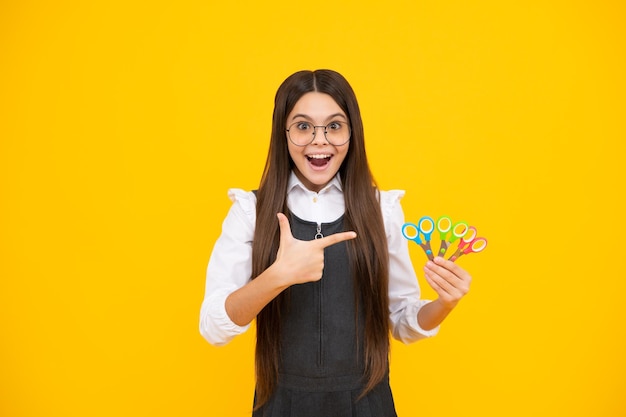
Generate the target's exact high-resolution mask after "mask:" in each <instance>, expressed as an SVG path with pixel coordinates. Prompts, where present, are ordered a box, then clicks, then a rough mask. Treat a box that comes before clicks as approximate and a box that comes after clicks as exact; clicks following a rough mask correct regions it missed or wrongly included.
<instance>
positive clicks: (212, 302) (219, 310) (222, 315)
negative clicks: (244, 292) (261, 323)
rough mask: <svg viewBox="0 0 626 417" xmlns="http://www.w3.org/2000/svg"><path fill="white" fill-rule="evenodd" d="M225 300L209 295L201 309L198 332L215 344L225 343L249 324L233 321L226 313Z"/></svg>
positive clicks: (243, 330) (242, 331) (246, 328)
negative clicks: (243, 324)
mask: <svg viewBox="0 0 626 417" xmlns="http://www.w3.org/2000/svg"><path fill="white" fill-rule="evenodd" d="M225 301H226V298H225V297H211V299H207V301H206V303H205V305H204V306H203V309H202V310H203V311H202V320H201V322H200V333H201V334H202V336H204V338H205V339H206V340H207V341H208V342H209V343H211V344H212V345H215V346H222V345H225V344H227V343H228V342H230V341H231V340H232V339H233V338H234V337H235V336H237V335H240V334H242V333H244V332H245V331H246V330H248V328H250V324H247V325H245V326H239V325H237V324H235V323H233V321H232V320H231V319H230V317H228V314H227V313H226V305H225Z"/></svg>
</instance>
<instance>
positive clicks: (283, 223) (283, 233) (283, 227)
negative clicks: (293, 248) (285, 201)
mask: <svg viewBox="0 0 626 417" xmlns="http://www.w3.org/2000/svg"><path fill="white" fill-rule="evenodd" d="M276 217H278V227H279V228H280V242H281V243H282V242H283V241H285V240H288V239H293V234H292V233H291V227H290V226H289V219H287V216H285V215H284V214H283V213H276Z"/></svg>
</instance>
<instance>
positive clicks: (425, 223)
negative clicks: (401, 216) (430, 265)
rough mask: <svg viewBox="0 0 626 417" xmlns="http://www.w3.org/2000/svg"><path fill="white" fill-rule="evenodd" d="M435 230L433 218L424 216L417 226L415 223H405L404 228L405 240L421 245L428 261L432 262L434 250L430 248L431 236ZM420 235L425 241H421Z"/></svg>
mask: <svg viewBox="0 0 626 417" xmlns="http://www.w3.org/2000/svg"><path fill="white" fill-rule="evenodd" d="M407 230H408V233H407ZM434 230H435V221H434V220H433V219H432V218H431V217H428V216H424V217H422V218H421V219H420V221H419V222H417V225H416V224H415V223H404V225H403V226H402V235H403V236H404V237H405V239H408V240H412V241H413V242H415V243H417V244H418V245H420V246H421V247H422V249H424V252H426V256H427V257H428V259H430V260H431V261H432V260H433V259H434V256H433V250H432V248H431V247H430V236H431V235H432V234H433V232H434ZM420 234H422V235H423V236H424V241H422V239H420Z"/></svg>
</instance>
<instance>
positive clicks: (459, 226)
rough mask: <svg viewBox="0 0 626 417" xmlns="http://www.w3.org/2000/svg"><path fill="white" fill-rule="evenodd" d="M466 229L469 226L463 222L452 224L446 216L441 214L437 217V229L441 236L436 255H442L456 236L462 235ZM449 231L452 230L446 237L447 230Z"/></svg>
mask: <svg viewBox="0 0 626 417" xmlns="http://www.w3.org/2000/svg"><path fill="white" fill-rule="evenodd" d="M468 229H469V226H468V225H467V223H465V222H458V223H456V224H455V225H454V226H453V225H452V220H451V219H450V217H448V216H441V217H440V218H439V219H437V230H438V231H439V237H440V238H441V246H440V247H439V252H438V255H439V256H444V255H445V254H446V251H447V250H448V248H449V247H450V245H451V244H452V243H454V242H455V241H456V240H457V239H458V238H460V237H463V236H464V235H465V234H466V233H467V231H468ZM450 231H452V233H451V235H450V238H448V232H450Z"/></svg>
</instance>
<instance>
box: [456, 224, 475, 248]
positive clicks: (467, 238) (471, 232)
mask: <svg viewBox="0 0 626 417" xmlns="http://www.w3.org/2000/svg"><path fill="white" fill-rule="evenodd" d="M477 233H478V230H476V228H475V227H474V226H470V227H469V228H468V229H467V232H466V233H465V234H464V235H463V236H461V242H463V243H465V245H467V244H468V243H470V242H472V241H473V240H474V239H476V234H477ZM461 242H459V246H461ZM465 245H463V246H465Z"/></svg>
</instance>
